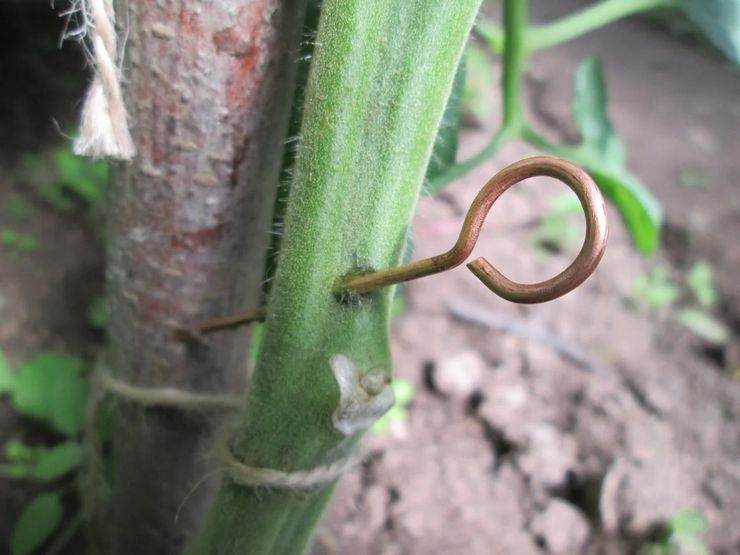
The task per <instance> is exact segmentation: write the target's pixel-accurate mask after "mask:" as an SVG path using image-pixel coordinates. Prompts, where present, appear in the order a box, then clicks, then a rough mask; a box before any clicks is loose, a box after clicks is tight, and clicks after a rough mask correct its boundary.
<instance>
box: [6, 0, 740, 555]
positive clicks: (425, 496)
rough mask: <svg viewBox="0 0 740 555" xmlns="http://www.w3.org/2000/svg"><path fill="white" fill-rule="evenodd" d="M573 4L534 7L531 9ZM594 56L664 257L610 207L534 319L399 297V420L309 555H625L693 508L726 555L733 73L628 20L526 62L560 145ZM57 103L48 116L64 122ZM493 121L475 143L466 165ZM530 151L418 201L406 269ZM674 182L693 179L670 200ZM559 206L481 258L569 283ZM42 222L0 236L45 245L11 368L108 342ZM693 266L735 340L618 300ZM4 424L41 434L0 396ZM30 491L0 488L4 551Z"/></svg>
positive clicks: (739, 496)
mask: <svg viewBox="0 0 740 555" xmlns="http://www.w3.org/2000/svg"><path fill="white" fill-rule="evenodd" d="M579 3H580V2H579V1H577V0H567V1H562V2H558V3H553V2H545V1H544V0H542V1H539V2H535V3H534V4H535V5H534V10H535V15H537V16H538V17H541V18H543V19H545V18H548V17H551V16H552V15H553V14H554V12H555V9H556V8H555V7H553V5H554V4H557V11H558V12H562V11H568V10H570V9H572V8H573V7H574V6H576V5H579ZM589 54H599V55H600V56H602V58H603V60H604V63H605V69H606V74H607V80H608V85H609V94H610V107H611V109H610V111H611V113H612V115H613V117H614V120H615V124H616V127H617V129H618V132H619V134H620V135H621V136H622V138H623V139H624V141H625V143H626V145H627V148H628V154H629V160H630V166H631V168H632V169H633V170H634V171H635V173H636V174H637V175H639V176H641V177H642V178H643V179H644V181H645V182H646V183H648V184H649V185H650V187H651V188H652V189H653V190H654V191H655V193H656V194H657V195H658V196H659V197H660V199H661V201H662V202H663V204H664V207H665V210H666V214H667V220H668V225H667V234H666V241H665V247H664V249H663V250H662V251H661V252H660V253H659V254H658V255H657V256H655V257H652V258H649V259H645V258H642V257H640V255H638V254H637V253H636V252H635V250H634V248H633V247H632V245H631V244H630V241H629V238H628V236H627V234H626V232H625V231H624V229H623V227H622V225H621V224H620V222H619V219H618V216H617V214H616V213H614V212H612V213H611V216H612V218H611V237H610V245H609V248H608V250H607V254H606V256H605V259H604V261H603V263H602V265H601V267H600V268H599V270H598V271H597V272H596V274H595V275H594V276H593V277H592V278H591V279H590V280H589V281H588V282H587V283H586V284H585V285H584V286H583V287H581V288H580V289H579V290H577V291H576V292H574V293H572V294H570V295H568V296H567V297H565V298H563V299H560V300H557V301H555V302H552V303H549V304H547V305H542V306H532V307H521V306H514V305H510V304H508V303H506V302H504V301H501V300H498V299H497V298H495V297H493V296H492V295H491V294H490V293H489V292H488V291H487V290H486V289H484V287H483V286H482V285H481V284H480V283H479V282H478V281H477V280H476V279H475V278H474V277H473V276H472V275H471V274H469V273H468V272H466V271H465V270H464V269H459V270H456V271H453V272H450V273H448V274H446V275H441V276H437V277H434V278H429V279H426V280H422V281H419V282H417V283H413V284H412V285H410V286H409V287H408V290H407V291H408V292H407V309H406V311H405V312H404V314H403V315H402V316H400V317H399V318H398V319H397V320H396V321H395V323H394V332H395V336H394V337H395V340H394V359H395V364H396V372H397V375H399V376H402V377H404V378H406V379H408V380H410V381H412V382H413V383H414V384H415V386H416V395H415V397H414V400H413V402H412V404H411V406H410V407H409V409H408V413H409V418H408V421H407V422H406V423H405V424H397V425H395V426H394V427H392V428H391V430H390V431H389V432H387V433H384V434H371V435H369V437H368V440H367V448H368V451H369V457H368V462H367V463H366V464H365V465H364V466H363V467H362V468H361V469H359V470H358V471H356V472H354V473H351V474H350V475H348V476H347V477H346V478H345V479H344V480H343V481H342V483H341V485H340V486H339V488H338V492H337V496H336V499H335V501H334V504H333V506H332V508H331V509H330V512H329V514H328V516H327V518H326V519H325V522H324V524H323V526H322V528H321V530H320V533H319V539H318V542H317V545H316V547H315V550H314V552H315V554H316V555H319V554H321V555H329V554H332V555H333V554H343V553H353V554H356V555H376V554H378V555H379V554H406V553H414V554H418V555H427V554H435V555H439V554H459V553H466V554H470V555H477V554H481V555H483V554H486V555H489V554H492V553H494V554H502V555H503V554H546V553H552V554H576V553H588V554H592V553H593V554H596V553H603V554H612V553H614V554H616V553H620V554H621V553H633V552H636V551H637V550H638V549H639V546H640V545H642V544H644V543H645V542H646V541H648V540H650V539H651V538H655V537H658V536H659V535H660V533H661V529H662V527H663V526H664V524H665V522H666V521H667V520H669V519H670V518H671V517H672V516H674V515H675V514H676V513H678V512H680V511H683V510H687V509H693V510H698V511H701V512H702V514H703V515H704V516H705V517H706V518H707V520H708V522H709V531H708V532H707V534H706V536H705V537H706V540H707V542H708V544H709V545H710V546H711V548H712V549H713V552H714V553H716V554H727V555H730V554H733V553H740V528H738V527H737V526H736V522H735V521H736V520H737V515H738V514H740V464H738V461H739V460H740V434H739V433H738V425H739V424H740V414H739V413H740V382H738V380H737V379H734V378H733V377H732V376H733V372H734V371H735V369H736V368H737V367H738V366H740V343H739V340H738V329H739V328H738V324H740V286H739V285H738V283H739V282H738V280H737V279H736V277H735V275H736V272H737V268H738V267H740V247H739V246H738V244H737V241H736V240H735V239H736V238H737V237H738V232H740V196H739V195H738V194H737V191H736V185H735V183H734V182H733V181H734V180H733V177H734V176H735V175H737V174H738V173H739V171H740V161H738V159H737V157H736V156H735V154H736V153H737V152H738V151H740V133H738V131H737V129H738V124H739V123H740V102H738V98H740V95H739V93H740V79H739V78H738V74H737V71H736V70H733V69H731V68H730V67H729V65H728V63H727V62H725V61H723V60H722V59H721V58H720V57H719V56H717V55H716V54H714V53H712V52H711V51H708V50H704V49H697V48H695V47H693V46H692V45H689V44H685V43H682V42H679V41H678V40H677V39H676V38H675V37H672V36H670V35H668V34H666V33H664V32H662V31H659V30H656V29H655V28H654V27H653V26H651V25H650V24H647V23H645V22H643V21H626V22H622V23H619V24H617V25H613V26H612V27H610V28H608V29H605V30H602V31H600V32H599V33H597V34H593V35H590V36H587V37H584V38H582V39H579V40H577V41H574V42H573V43H571V44H568V45H567V46H563V47H560V48H557V49H554V50H552V51H550V52H547V53H544V54H542V55H540V56H538V57H536V58H535V60H534V62H533V64H532V69H531V74H530V79H529V92H530V97H531V98H530V100H531V105H532V106H533V109H532V113H533V115H534V116H535V117H536V118H537V120H538V121H539V122H540V125H541V127H542V128H543V130H546V131H548V132H549V133H551V134H552V135H553V136H555V137H561V138H562V137H565V138H572V137H573V136H574V130H573V128H572V124H571V122H570V117H569V99H570V93H571V84H570V83H571V75H572V71H573V69H574V68H575V65H576V64H577V62H578V61H579V60H580V59H581V58H582V57H584V56H586V55H589ZM491 102H492V103H495V102H496V99H495V98H492V99H491ZM70 107H71V103H69V104H68V105H65V108H64V110H70ZM60 110H61V109H60ZM64 110H61V114H59V113H56V114H55V115H57V116H59V117H61V119H62V120H64V118H65V117H67V118H69V115H70V114H71V111H70V112H65V111H64ZM494 120H495V118H494ZM44 121H45V122H46V125H47V128H45V129H46V131H45V132H49V129H50V128H51V127H50V126H51V123H50V120H49V119H48V118H46V119H45V120H44ZM495 124H496V122H495V121H491V122H487V123H486V125H485V126H484V128H480V129H473V130H467V131H466V132H465V134H464V135H463V137H462V150H463V156H465V155H467V154H470V153H472V152H475V151H476V150H477V149H478V148H480V147H481V145H483V144H484V143H485V142H486V140H487V138H488V137H490V134H491V133H492V131H493V130H494V128H495ZM531 153H533V151H532V150H531V149H530V148H528V147H527V146H525V145H521V144H517V145H511V146H510V147H508V148H507V149H505V151H504V152H502V153H501V154H500V155H499V156H497V157H496V159H495V160H492V161H490V162H489V163H487V164H485V165H484V166H483V167H481V168H479V169H477V170H476V171H475V172H473V174H471V175H470V176H468V177H467V178H466V179H464V180H463V181H462V182H460V183H457V184H455V185H453V186H451V187H450V188H449V189H448V190H447V191H446V192H445V193H443V194H442V195H441V196H439V197H437V198H427V199H425V200H424V201H423V202H422V204H421V207H420V210H419V213H418V216H417V218H416V222H415V226H414V234H415V249H416V250H415V253H414V257H418V258H421V257H425V256H429V255H432V254H436V253H438V252H442V251H443V250H446V249H447V248H448V247H449V246H450V245H451V244H452V243H453V242H454V239H455V237H456V235H457V232H458V230H459V226H460V222H461V217H462V214H463V213H464V211H465V209H466V207H467V205H468V204H469V202H470V201H471V200H472V198H473V197H474V195H475V194H476V192H477V190H478V188H479V186H480V185H481V184H482V183H483V182H484V181H485V180H486V179H487V178H488V177H489V176H490V175H492V174H493V173H494V172H495V171H496V170H497V169H500V168H501V167H502V166H503V165H505V164H507V163H509V162H513V161H515V160H517V159H519V158H521V157H523V156H526V155H529V154H531ZM9 167H12V166H9ZM687 172H690V173H691V174H692V175H700V176H701V181H703V182H704V186H702V187H692V188H690V187H685V186H682V185H681V184H680V181H681V178H682V176H685V175H686V174H687ZM563 191H564V188H563V187H561V186H559V185H554V184H553V183H551V182H549V181H547V180H543V181H542V182H533V183H531V184H529V183H528V184H525V185H523V186H521V187H519V188H516V189H515V190H512V191H511V192H510V193H508V194H507V195H505V196H504V197H503V198H502V199H501V201H500V202H499V203H497V206H496V207H495V208H494V209H493V211H492V213H491V217H490V218H489V224H488V225H487V226H486V228H485V229H484V232H483V234H482V235H481V240H480V242H479V245H478V248H477V251H478V253H479V254H480V255H485V256H487V257H488V258H489V259H490V260H491V262H492V263H493V264H494V265H496V266H498V267H499V268H501V269H502V270H503V271H504V272H505V273H507V274H508V275H509V276H510V277H512V278H513V279H520V280H527V281H534V280H538V279H541V278H545V277H547V276H549V275H552V274H553V273H555V272H557V271H559V270H561V269H562V268H563V267H565V265H566V264H567V263H568V261H569V260H570V258H571V257H572V256H573V252H572V250H569V249H566V251H565V252H562V253H556V254H549V255H546V254H542V253H540V252H538V251H536V250H535V249H534V248H533V247H532V244H531V236H532V231H533V226H534V225H536V222H537V221H538V218H539V217H540V215H541V214H543V213H545V212H546V211H547V207H548V203H549V201H550V199H551V198H552V197H553V196H554V195H556V194H560V193H562V192H563ZM11 193H19V194H22V195H27V192H26V191H25V189H23V188H22V187H21V185H20V184H18V183H17V182H16V180H15V177H14V175H13V174H12V172H10V171H7V172H5V175H3V176H2V186H1V187H0V207H3V206H4V205H5V201H6V200H7V198H8V195H10V194H11ZM29 199H30V200H31V201H32V202H35V201H34V199H33V198H32V197H29ZM35 207H36V209H35V211H34V214H33V215H32V216H31V217H30V218H28V219H27V220H25V221H23V222H20V223H17V224H16V223H13V227H14V228H16V229H18V230H19V231H25V232H29V233H33V234H34V235H36V237H37V238H38V240H39V244H40V248H39V250H38V251H36V252H33V253H27V254H19V253H12V252H10V251H8V250H7V249H3V250H0V347H1V348H2V349H3V351H4V352H5V353H6V354H7V355H8V356H9V358H11V360H13V361H20V360H23V359H26V358H28V357H30V356H32V355H33V354H35V353H38V352H40V351H42V350H50V349H57V350H64V351H68V352H74V353H79V354H82V355H83V356H85V355H89V354H90V353H92V352H93V351H94V350H95V347H96V344H97V343H98V342H99V340H100V337H98V336H96V335H95V333H94V332H93V330H92V329H91V328H90V326H89V324H88V320H87V307H89V305H90V301H91V299H92V298H93V297H94V296H95V294H97V293H98V292H99V290H100V287H101V283H102V267H101V257H100V250H99V247H98V246H97V243H96V240H95V239H94V236H93V235H92V234H91V233H90V229H89V228H88V227H87V226H86V225H85V224H84V222H83V223H80V219H79V218H75V217H70V216H64V215H59V214H57V213H55V212H53V211H52V210H49V209H47V208H44V207H43V205H40V204H38V203H36V204H35ZM0 217H2V218H4V217H5V216H0ZM0 223H3V224H4V223H5V222H4V221H2V222H0ZM702 259H707V260H709V261H710V262H711V263H712V264H713V266H714V268H715V271H716V273H717V279H718V286H719V290H720V296H721V303H720V304H721V310H720V316H721V317H722V318H723V320H724V321H725V323H726V324H727V325H728V326H730V327H731V328H733V330H734V343H733V344H731V345H730V346H729V347H727V348H716V347H712V346H710V345H708V344H706V343H704V342H703V341H702V340H700V339H698V338H696V337H695V336H693V335H692V334H691V333H690V332H689V331H687V330H686V329H684V328H683V327H682V326H680V324H677V323H676V322H675V319H674V318H672V317H670V315H669V314H649V313H648V314H646V313H643V312H639V311H636V310H634V308H632V307H631V306H630V305H629V304H628V303H626V302H625V299H626V297H628V295H629V293H630V291H631V288H632V284H633V281H634V279H635V277H636V276H637V275H638V274H640V273H641V272H643V271H645V269H648V268H652V267H654V266H655V265H657V264H658V263H664V264H667V265H669V267H670V268H671V271H672V275H673V276H674V277H675V278H676V279H677V280H680V279H682V276H684V275H685V272H686V270H687V268H689V267H690V266H691V265H692V264H693V263H694V262H696V261H698V260H702ZM686 302H689V301H686ZM0 429H3V430H20V433H21V435H22V436H23V437H27V436H28V435H29V434H34V433H36V432H35V431H34V430H30V429H26V428H24V427H22V424H21V423H20V422H18V420H17V419H16V418H15V417H14V416H13V414H12V412H11V411H10V409H9V407H8V406H7V403H5V402H4V401H3V402H0ZM4 435H5V434H3V436H4ZM29 493H30V490H29V488H28V487H20V488H19V486H18V484H17V483H16V482H9V481H7V480H1V479H0V499H2V511H0V513H1V514H2V518H0V538H7V537H8V536H9V531H10V527H11V526H12V523H13V522H14V521H15V519H16V517H17V514H18V511H19V508H20V507H21V506H22V503H23V502H24V499H26V498H27V496H28V495H29ZM0 551H2V548H0Z"/></svg>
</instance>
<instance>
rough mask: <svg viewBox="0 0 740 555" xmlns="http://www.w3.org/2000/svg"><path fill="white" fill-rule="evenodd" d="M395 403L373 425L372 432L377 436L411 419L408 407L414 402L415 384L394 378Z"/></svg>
mask: <svg viewBox="0 0 740 555" xmlns="http://www.w3.org/2000/svg"><path fill="white" fill-rule="evenodd" d="M391 388H392V389H393V398H394V399H395V402H394V404H393V406H392V407H391V408H390V409H388V412H386V413H385V414H384V415H383V416H381V417H380V418H379V419H378V420H376V421H375V423H374V424H373V425H372V428H371V430H372V431H373V432H375V433H376V434H382V433H385V432H387V431H388V430H390V429H393V427H394V426H398V425H403V424H405V423H406V421H407V420H408V418H409V413H408V406H409V405H410V404H411V401H413V400H414V395H415V391H414V384H413V383H411V382H410V381H409V380H405V379H403V378H394V379H393V383H392V384H391Z"/></svg>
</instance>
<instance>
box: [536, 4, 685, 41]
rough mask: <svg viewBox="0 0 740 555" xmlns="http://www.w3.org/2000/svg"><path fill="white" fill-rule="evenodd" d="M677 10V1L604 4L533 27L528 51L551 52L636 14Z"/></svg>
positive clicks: (594, 5)
mask: <svg viewBox="0 0 740 555" xmlns="http://www.w3.org/2000/svg"><path fill="white" fill-rule="evenodd" d="M675 7H678V2H676V0H603V1H601V2H598V3H597V4H593V5H591V6H589V7H587V8H584V9H582V10H579V11H577V12H575V13H573V14H571V15H568V16H566V17H563V18H562V19H559V20H557V21H554V22H552V23H547V24H544V25H539V26H535V27H530V28H529V29H527V40H526V45H527V50H528V51H529V52H535V51H537V50H542V49H545V48H551V47H553V46H556V45H558V44H562V43H564V42H567V41H569V40H572V39H574V38H576V37H580V36H581V35H585V34H586V33H589V32H591V31H594V30H596V29H598V28H600V27H603V26H604V25H608V24H610V23H613V22H615V21H617V20H619V19H622V18H624V17H627V16H630V15H634V14H636V13H640V12H646V11H649V10H654V9H656V8H675Z"/></svg>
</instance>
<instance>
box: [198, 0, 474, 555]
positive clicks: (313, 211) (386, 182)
mask: <svg viewBox="0 0 740 555" xmlns="http://www.w3.org/2000/svg"><path fill="white" fill-rule="evenodd" d="M479 2H480V0H437V1H435V2H428V1H427V0H406V1H404V2H398V1H397V0H374V1H372V2H368V1H366V0H326V1H325V2H324V4H323V6H322V14H321V19H320V23H319V30H318V36H317V39H316V49H315V51H314V59H313V63H312V66H311V73H310V75H309V81H308V85H307V89H306V101H305V108H304V116H303V124H302V131H301V142H300V145H299V150H298V158H297V160H296V165H295V172H294V181H293V184H292V187H291V192H290V197H289V201H288V207H287V211H286V218H285V235H284V238H283V243H282V252H281V253H280V257H279V259H278V266H277V271H276V274H275V278H274V282H273V287H272V290H271V294H270V300H269V304H268V310H267V319H266V322H265V327H264V336H263V343H262V350H261V352H260V356H259V360H258V362H257V367H256V369H255V373H254V377H253V381H252V387H251V389H250V393H249V399H248V403H247V406H246V408H245V410H244V412H243V414H242V417H241V419H240V424H239V427H238V430H237V431H236V433H235V435H234V439H233V442H232V449H233V451H234V453H235V455H236V456H237V457H238V458H239V459H240V460H242V461H244V463H245V464H247V465H251V466H260V467H267V468H274V469H279V470H283V471H288V472H290V471H294V470H299V469H311V468H315V467H317V466H321V465H325V464H327V463H329V462H331V461H333V460H335V459H337V458H340V457H342V456H345V455H346V454H347V453H348V452H349V451H350V450H351V449H352V447H353V446H354V445H355V443H356V442H357V440H358V439H359V432H358V433H354V434H352V435H344V434H342V433H340V431H338V430H337V429H336V428H335V427H334V425H333V420H332V418H333V416H334V414H335V411H336V410H337V407H338V405H339V401H340V394H339V388H338V385H337V381H336V378H335V376H334V374H333V372H332V367H331V366H330V360H331V359H332V357H335V356H336V355H339V354H341V355H343V356H345V357H347V358H348V359H349V360H351V361H352V363H353V364H354V365H355V366H356V367H357V368H358V369H359V371H361V372H365V371H368V370H371V369H381V370H382V371H383V372H385V373H387V374H389V373H390V366H391V362H390V349H389V338H388V321H389V314H390V304H391V299H392V288H388V289H384V290H379V291H376V292H374V293H372V294H370V295H368V296H367V297H363V298H358V299H350V300H348V301H342V300H340V299H337V297H336V296H335V295H334V293H333V291H334V289H335V286H336V284H337V282H338V281H339V280H341V278H342V277H343V276H345V275H347V274H350V273H357V272H359V271H363V270H367V269H383V268H387V267H392V266H394V265H396V264H398V263H399V261H400V258H401V255H402V250H403V246H404V244H405V238H406V233H407V229H408V225H409V222H410V219H411V216H412V214H413V210H414V208H415V205H416V201H417V198H418V194H419V190H420V186H421V183H422V180H423V178H424V172H425V170H426V167H427V163H428V160H429V157H430V154H431V150H432V144H433V142H434V137H435V134H436V131H437V128H438V127H439V123H440V120H441V118H442V113H443V110H444V107H445V103H446V100H447V97H448V95H449V93H450V90H451V87H452V82H453V78H454V75H455V71H456V68H457V64H458V62H459V60H460V57H461V55H462V52H463V48H464V46H465V41H466V39H467V35H468V33H469V31H470V28H471V26H472V23H473V19H474V17H475V14H476V12H477V8H478V5H479ZM331 490H332V487H331V486H329V487H325V488H319V489H317V490H314V491H312V492H309V493H305V492H304V493H300V492H296V491H280V490H277V489H274V488H272V489H270V488H262V489H255V488H246V487H239V486H236V485H234V483H233V482H231V481H230V480H229V479H228V478H227V479H226V480H225V481H224V484H223V486H222V488H221V490H220V492H219V494H218V496H217V498H216V500H215V502H214V505H213V507H212V509H211V512H210V513H209V517H208V519H207V521H206V523H205V526H204V529H203V530H202V531H201V533H200V535H199V537H198V538H197V539H196V541H195V542H194V543H193V544H192V545H191V546H190V549H189V553H191V554H201V553H202V554H206V553H207V554H211V553H219V554H225V555H229V554H237V553H239V554H242V553H249V554H250V555H260V554H268V553H269V554H271V555H281V554H285V555H288V554H291V555H295V554H296V553H301V552H303V551H304V549H305V548H306V546H307V545H308V543H309V541H310V538H311V535H312V531H313V528H314V526H315V524H316V522H317V521H318V519H319V517H320V514H321V512H322V511H323V508H324V507H325V505H326V504H327V502H328V500H329V498H330V496H331Z"/></svg>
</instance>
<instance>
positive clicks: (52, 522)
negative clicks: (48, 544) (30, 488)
mask: <svg viewBox="0 0 740 555" xmlns="http://www.w3.org/2000/svg"><path fill="white" fill-rule="evenodd" d="M61 521H62V502H61V499H60V496H59V494H58V493H42V494H41V495H39V496H37V497H36V498H35V499H34V500H33V501H31V502H30V503H29V504H28V505H26V507H25V509H24V510H23V512H22V513H21V516H20V518H19V519H18V522H17V523H16V525H15V527H14V528H13V536H12V538H11V541H10V545H11V548H10V549H11V553H12V555H28V554H29V553H32V552H33V551H34V550H35V549H36V548H38V547H40V546H41V545H42V544H43V543H44V542H45V541H46V540H48V539H49V537H50V536H51V535H52V534H53V533H54V531H55V530H56V529H57V528H58V526H59V524H60V523H61Z"/></svg>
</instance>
